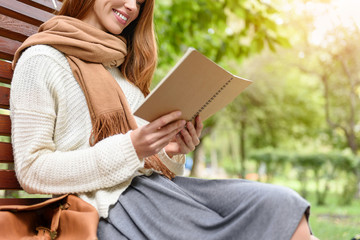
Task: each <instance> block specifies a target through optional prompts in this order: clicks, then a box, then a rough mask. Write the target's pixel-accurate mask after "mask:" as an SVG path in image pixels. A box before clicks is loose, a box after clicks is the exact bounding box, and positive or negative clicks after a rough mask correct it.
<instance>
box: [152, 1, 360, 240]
mask: <svg viewBox="0 0 360 240" xmlns="http://www.w3.org/2000/svg"><path fill="white" fill-rule="evenodd" d="M359 9H360V1H359V0H312V1H307V0H242V1H238V0H217V1H214V0H196V1H192V0H157V1H156V16H155V27H156V32H157V38H158V44H159V62H158V69H157V71H156V75H155V78H154V82H153V85H152V87H154V86H155V85H156V84H157V83H158V82H159V81H160V80H161V78H162V77H164V76H165V74H166V73H167V72H168V71H169V70H170V69H171V68H172V66H173V65H174V64H175V63H176V61H177V60H178V59H179V58H180V57H181V56H182V54H183V53H184V52H185V51H186V49H187V48H188V47H194V48H196V49H198V50H199V51H201V52H202V53H203V54H204V55H206V56H208V57H209V58H211V59H212V60H213V61H215V62H217V63H218V64H219V65H221V66H223V67H224V68H226V69H227V70H229V71H230V72H232V73H234V74H235V75H239V76H242V77H244V78H248V79H251V80H253V82H254V83H253V84H252V85H251V86H250V87H249V88H248V89H246V90H245V92H244V93H242V94H241V95H240V96H239V97H238V98H237V99H236V100H235V101H234V102H233V103H232V104H230V105H229V106H228V107H226V108H225V109H223V110H222V111H221V112H219V113H217V114H216V115H215V116H214V117H212V118H210V119H209V120H207V121H206V122H205V128H204V131H203V135H202V142H201V145H199V146H198V148H197V149H196V150H195V151H194V152H193V153H192V154H189V155H188V156H187V160H188V161H187V169H188V174H189V175H191V176H194V177H205V178H247V179H251V180H255V181H262V182H269V183H273V184H279V185H285V186H289V187H291V188H293V189H295V190H296V191H297V192H299V193H300V194H301V195H302V196H303V197H305V198H306V199H308V200H309V201H310V202H311V204H312V216H311V219H310V223H311V226H312V229H313V232H314V233H315V235H316V236H317V237H319V238H320V239H323V240H332V239H333V240H340V239H341V240H342V239H349V240H350V239H351V238H352V237H354V236H355V235H356V234H359V233H360V199H359V197H360V155H359V146H360V145H359V144H360V111H359V110H360V72H359V71H360V58H359V56H360V45H359V43H360V14H359Z"/></svg>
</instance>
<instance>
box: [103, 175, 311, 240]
mask: <svg viewBox="0 0 360 240" xmlns="http://www.w3.org/2000/svg"><path fill="white" fill-rule="evenodd" d="M308 207H309V205H308V203H307V202H306V201H305V200H304V199H302V198H301V197H300V196H299V195H298V194H297V193H295V192H294V191H292V190H290V189H288V188H284V187H279V186H275V185H270V184H263V183H257V182H250V181H246V180H240V179H236V180H231V179H229V180H203V179H196V178H185V177H176V178H175V179H174V180H173V181H170V180H168V179H166V178H164V177H161V176H159V175H157V174H153V175H152V176H150V177H145V176H141V177H137V178H135V179H134V180H133V183H132V184H131V186H130V187H129V188H128V189H127V190H126V191H125V192H124V193H123V194H122V195H121V196H120V198H119V200H118V202H117V203H116V204H115V205H114V206H113V207H112V208H111V210H110V213H109V217H108V218H107V219H101V220H100V223H99V229H98V235H99V239H136V240H137V239H160V240H161V239H186V240H191V239H205V238H206V239H277V240H279V239H280V240H281V239H284V240H285V239H290V238H291V236H292V234H293V232H294V231H295V229H296V227H297V225H298V223H299V221H300V219H301V217H302V215H303V214H304V212H305V211H306V210H307V208H308Z"/></svg>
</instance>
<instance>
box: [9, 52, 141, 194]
mask: <svg viewBox="0 0 360 240" xmlns="http://www.w3.org/2000/svg"><path fill="white" fill-rule="evenodd" d="M24 55H25V56H24ZM67 71H68V70H66V69H64V66H62V65H61V64H60V63H59V61H58V60H57V59H54V58H52V57H49V56H48V55H46V54H45V55H42V54H40V53H39V54H35V55H34V54H33V55H32V56H31V57H26V52H25V53H23V56H22V59H20V61H19V63H18V65H17V67H16V69H15V72H14V77H13V82H12V88H11V99H10V104H11V121H12V144H13V150H14V159H15V170H16V174H17V178H18V180H19V182H20V184H21V186H22V187H23V188H24V190H25V191H27V192H29V193H44V194H63V193H80V192H89V191H93V190H97V189H101V188H108V187H113V186H115V185H118V184H121V183H122V182H124V181H126V180H128V179H130V178H131V177H132V176H133V175H134V174H135V173H136V172H137V171H138V170H139V169H141V168H142V167H143V164H144V163H143V161H141V160H139V159H138V157H137V155H136V152H135V149H134V147H133V145H132V143H131V139H130V132H128V133H127V134H119V135H114V136H111V137H109V138H106V139H104V140H102V141H100V142H98V143H97V144H96V145H95V146H93V147H77V146H74V148H73V149H69V150H67V151H63V150H59V149H58V148H57V146H56V142H55V140H54V138H55V136H54V135H55V134H54V131H55V129H56V124H57V121H56V120H57V115H58V111H59V109H58V108H59V103H58V101H57V100H58V96H57V94H58V92H57V91H56V87H54V86H53V85H52V83H54V82H58V81H63V79H64V76H65V75H69V74H71V72H70V73H69V72H67ZM79 127H81V126H79Z"/></svg>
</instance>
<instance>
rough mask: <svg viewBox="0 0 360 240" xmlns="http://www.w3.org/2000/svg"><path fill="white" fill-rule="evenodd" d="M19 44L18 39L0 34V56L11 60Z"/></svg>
mask: <svg viewBox="0 0 360 240" xmlns="http://www.w3.org/2000/svg"><path fill="white" fill-rule="evenodd" d="M0 1H1V0H0ZM20 45H21V42H19V41H15V40H11V39H8V38H4V37H1V36H0V58H2V59H6V60H10V61H11V60H12V59H13V58H14V54H15V52H16V50H17V49H18V48H19V47H20Z"/></svg>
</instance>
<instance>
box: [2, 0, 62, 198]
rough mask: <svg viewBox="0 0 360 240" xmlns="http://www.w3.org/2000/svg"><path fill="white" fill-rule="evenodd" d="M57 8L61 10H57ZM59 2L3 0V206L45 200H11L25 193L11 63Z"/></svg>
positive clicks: (48, 0)
mask: <svg viewBox="0 0 360 240" xmlns="http://www.w3.org/2000/svg"><path fill="white" fill-rule="evenodd" d="M55 5H56V6H57V8H56V7H55ZM61 5H62V3H61V2H60V1H58V0H0V205H5V204H6V205H7V204H33V203H37V202H39V201H43V199H41V198H14V197H12V198H9V197H10V196H11V195H13V194H14V191H21V186H20V185H19V183H18V181H17V179H16V176H15V172H14V170H13V168H14V163H13V162H14V159H13V153H12V146H11V139H10V136H11V122H10V117H9V113H10V112H9V96H10V84H11V78H12V74H13V72H12V70H11V61H12V60H13V56H14V53H15V51H16V49H17V48H18V47H19V46H20V45H21V43H22V42H23V41H24V40H25V39H26V38H27V37H29V36H30V35H32V34H34V33H36V32H37V29H38V27H39V26H40V25H41V24H42V23H43V22H45V21H46V20H48V19H50V18H51V17H52V16H54V12H55V11H56V10H59V9H60V8H61Z"/></svg>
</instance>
